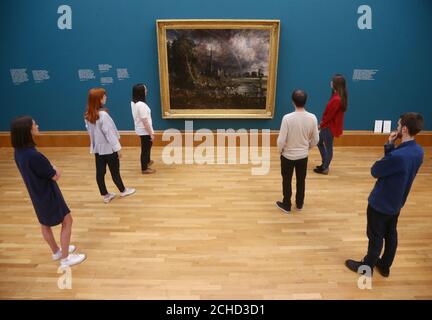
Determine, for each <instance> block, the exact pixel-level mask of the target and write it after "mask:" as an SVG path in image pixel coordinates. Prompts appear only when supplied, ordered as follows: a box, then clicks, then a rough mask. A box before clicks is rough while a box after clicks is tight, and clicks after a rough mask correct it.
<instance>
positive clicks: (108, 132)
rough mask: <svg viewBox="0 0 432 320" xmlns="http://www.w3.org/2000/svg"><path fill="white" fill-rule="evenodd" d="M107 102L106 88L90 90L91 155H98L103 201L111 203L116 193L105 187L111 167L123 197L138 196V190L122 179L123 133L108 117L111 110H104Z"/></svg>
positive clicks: (97, 167) (97, 177)
mask: <svg viewBox="0 0 432 320" xmlns="http://www.w3.org/2000/svg"><path fill="white" fill-rule="evenodd" d="M106 99H107V98H106V92H105V89H103V88H94V89H90V91H89V94H88V101H87V111H86V113H85V114H84V118H85V125H86V128H87V131H88V133H89V136H90V153H94V154H95V160H96V181H97V184H98V187H99V191H100V194H101V196H102V197H103V201H104V202H105V203H108V202H110V201H111V200H112V199H114V197H115V195H116V194H115V193H113V192H108V190H107V188H106V185H105V173H106V166H107V165H108V168H109V170H110V172H111V176H112V179H113V181H114V183H115V185H116V186H117V188H118V189H119V191H120V197H125V196H128V195H130V194H132V193H134V192H135V189H133V188H125V186H124V185H123V181H122V179H121V176H120V160H119V159H120V158H121V153H120V149H121V145H120V142H119V139H120V134H119V132H118V130H117V128H116V125H115V123H114V121H113V119H112V118H111V117H110V115H109V114H108V109H107V108H105V107H104V105H105V103H106Z"/></svg>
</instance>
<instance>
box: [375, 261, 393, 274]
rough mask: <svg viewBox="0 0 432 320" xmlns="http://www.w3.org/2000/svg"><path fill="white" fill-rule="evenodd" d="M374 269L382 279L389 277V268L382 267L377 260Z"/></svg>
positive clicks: (380, 262)
mask: <svg viewBox="0 0 432 320" xmlns="http://www.w3.org/2000/svg"><path fill="white" fill-rule="evenodd" d="M375 267H376V268H377V270H378V272H379V274H380V275H382V276H383V277H385V278H388V276H390V268H386V267H383V265H382V260H381V259H379V260H378V262H377V263H376V265H375Z"/></svg>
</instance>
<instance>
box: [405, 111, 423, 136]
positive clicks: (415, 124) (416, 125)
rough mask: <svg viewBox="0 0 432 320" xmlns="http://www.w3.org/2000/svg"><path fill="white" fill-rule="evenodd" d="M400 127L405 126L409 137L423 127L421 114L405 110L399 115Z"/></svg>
mask: <svg viewBox="0 0 432 320" xmlns="http://www.w3.org/2000/svg"><path fill="white" fill-rule="evenodd" d="M400 124H401V127H406V128H407V129H408V133H409V135H410V136H411V137H413V136H415V135H416V134H417V133H419V132H420V131H421V130H422V129H423V116H422V115H421V114H420V113H417V112H407V113H404V114H402V115H401V116H400Z"/></svg>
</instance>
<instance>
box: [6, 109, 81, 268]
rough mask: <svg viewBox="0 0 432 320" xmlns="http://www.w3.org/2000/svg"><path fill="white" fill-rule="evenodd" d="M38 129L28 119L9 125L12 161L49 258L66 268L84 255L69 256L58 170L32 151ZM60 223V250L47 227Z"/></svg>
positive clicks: (66, 214) (68, 227)
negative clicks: (12, 153)
mask: <svg viewBox="0 0 432 320" xmlns="http://www.w3.org/2000/svg"><path fill="white" fill-rule="evenodd" d="M38 133H39V127H38V125H37V124H36V122H35V121H34V120H33V119H32V118H31V117H29V116H23V117H19V118H16V119H15V120H13V121H12V124H11V142H12V146H13V147H14V149H15V153H14V156H15V162H16V165H17V167H18V170H19V172H20V173H21V176H22V178H23V180H24V183H25V185H26V187H27V190H28V193H29V195H30V198H31V201H32V203H33V207H34V210H35V212H36V216H37V218H38V220H39V223H40V225H41V231H42V235H43V237H44V239H45V241H46V242H47V243H48V245H49V246H50V248H51V251H52V252H53V255H52V259H53V260H60V266H61V267H70V266H73V265H76V264H79V263H81V262H82V261H84V260H85V258H86V255H85V254H78V253H73V252H74V251H75V246H73V245H70V238H71V233H72V216H71V213H70V210H69V208H68V206H67V205H66V203H65V201H64V199H63V196H62V193H61V191H60V189H59V187H58V185H57V181H58V180H59V179H60V176H61V173H60V171H59V170H58V169H57V168H56V167H55V166H53V165H52V164H51V163H50V162H49V161H48V159H47V158H46V157H45V156H44V155H43V154H42V153H40V152H39V151H38V150H37V149H36V147H35V146H36V144H35V142H34V140H33V136H34V135H37V134H38ZM59 224H61V225H62V229H61V233H60V244H61V248H59V246H58V245H57V242H56V240H55V239H54V235H53V232H52V229H51V227H53V226H57V225H59Z"/></svg>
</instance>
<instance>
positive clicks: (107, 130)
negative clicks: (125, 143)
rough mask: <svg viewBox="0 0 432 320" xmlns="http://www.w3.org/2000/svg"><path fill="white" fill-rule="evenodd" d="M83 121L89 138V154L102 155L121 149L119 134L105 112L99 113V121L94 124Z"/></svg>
mask: <svg viewBox="0 0 432 320" xmlns="http://www.w3.org/2000/svg"><path fill="white" fill-rule="evenodd" d="M84 121H85V126H86V128H87V131H88V134H89V136H90V153H98V154H100V155H104V154H111V153H114V152H117V151H119V150H120V149H121V145H120V141H119V140H120V133H119V132H118V130H117V127H116V125H115V123H114V121H113V119H112V118H111V117H110V115H109V114H108V113H107V112H106V111H99V119H97V120H96V123H90V122H89V121H87V120H84Z"/></svg>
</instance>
